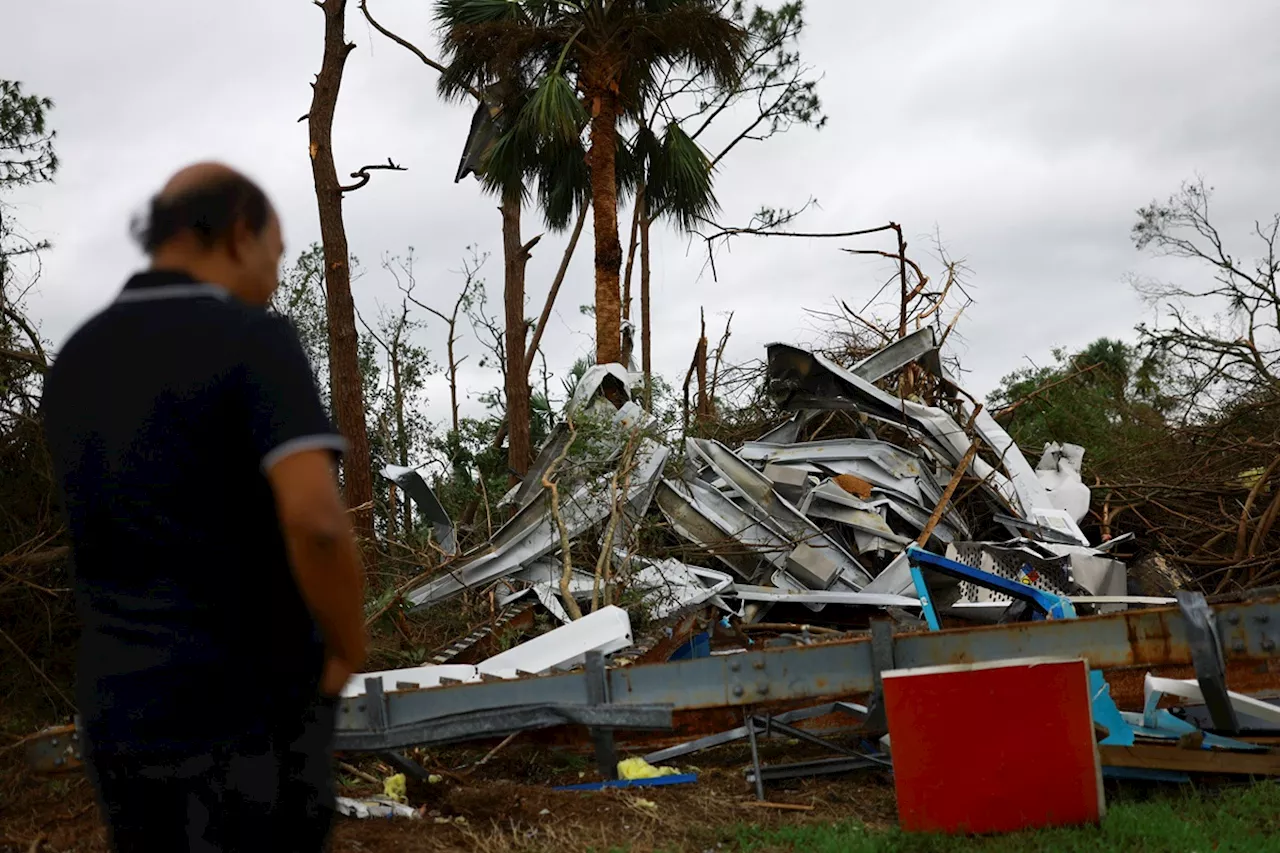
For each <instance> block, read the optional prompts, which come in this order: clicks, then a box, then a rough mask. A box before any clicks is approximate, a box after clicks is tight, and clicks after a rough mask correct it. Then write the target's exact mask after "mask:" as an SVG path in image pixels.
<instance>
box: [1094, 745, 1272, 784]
mask: <svg viewBox="0 0 1280 853" xmlns="http://www.w3.org/2000/svg"><path fill="white" fill-rule="evenodd" d="M1098 754H1099V756H1100V757H1101V758H1102V764H1103V766H1104V767H1138V768H1141V769H1144V770H1177V771H1181V772H1184V773H1222V774H1240V775H1245V776H1280V753H1276V752H1274V751H1273V752H1227V751H1226V750H1218V749H1179V748H1178V747H1176V746H1102V745H1100V746H1099V747H1098Z"/></svg>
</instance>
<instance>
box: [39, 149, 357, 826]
mask: <svg viewBox="0 0 1280 853" xmlns="http://www.w3.org/2000/svg"><path fill="white" fill-rule="evenodd" d="M135 231H136V236H137V237H138V239H139V242H140V243H141V245H142V247H143V249H144V250H145V251H146V252H147V254H148V255H149V256H150V258H151V264H150V269H148V270H147V271H145V272H142V273H139V274H137V275H135V276H133V277H132V278H131V279H129V281H128V283H127V284H125V286H124V289H123V290H122V291H121V293H120V295H119V296H118V297H117V298H116V300H115V301H114V303H113V304H111V305H110V306H109V307H107V308H106V309H105V310H104V311H102V312H101V313H100V314H98V315H97V316H95V317H93V318H92V319H90V320H89V321H88V322H87V323H86V324H85V325H84V326H83V327H82V328H80V329H79V330H78V331H76V332H75V334H73V335H72V336H71V339H70V340H68V341H67V343H66V346H64V347H63V349H62V352H61V353H60V354H59V356H58V358H57V360H56V361H55V362H54V365H53V367H52V369H51V370H50V371H49V374H48V376H47V377H46V380H45V394H44V424H45V432H46V438H47V441H48V446H49V451H50V454H51V456H52V459H53V468H54V472H55V475H56V480H57V483H58V486H59V489H60V494H61V498H62V502H63V507H64V510H65V513H66V519H67V525H68V528H69V530H70V534H71V542H72V552H73V556H74V561H75V572H74V580H75V587H76V598H77V606H78V608H79V611H80V616H81V619H82V621H83V637H82V640H81V645H80V650H79V659H78V664H77V681H78V683H77V689H76V694H77V700H76V701H77V705H78V706H79V710H80V714H81V718H82V724H83V729H84V735H85V752H86V762H87V765H88V767H89V770H90V776H91V778H92V780H93V782H94V785H95V788H96V790H97V792H98V796H99V800H100V803H101V807H102V809H103V813H104V818H105V820H106V823H107V826H108V831H109V835H110V838H111V843H112V846H113V849H115V850H119V851H134V850H156V851H161V850H163V851H180V850H226V851H231V850H237V851H238V850H297V851H304V850H306V851H310V850H319V849H322V848H323V847H324V846H325V843H326V840H327V837H328V833H329V826H330V820H331V816H332V813H333V792H332V783H331V756H330V751H329V750H330V742H331V737H332V732H333V723H334V710H335V707H336V704H335V699H334V697H335V696H336V695H337V694H339V693H340V691H341V689H342V686H343V684H344V683H345V681H346V679H347V677H348V676H349V675H350V674H351V673H352V672H353V671H355V670H356V669H357V668H358V667H359V666H360V665H361V664H362V663H363V661H364V655H365V637H364V627H363V619H362V612H361V608H362V586H363V581H362V570H361V568H360V564H359V556H358V551H357V548H356V543H355V539H354V536H353V533H352V529H351V526H350V523H349V520H348V517H347V514H346V511H345V509H344V507H343V504H342V499H341V496H340V495H339V492H338V486H337V482H336V478H335V461H336V455H337V454H338V453H340V452H341V451H342V449H343V446H344V445H343V441H342V439H341V437H340V436H339V435H338V434H337V433H336V432H335V430H334V429H333V427H332V426H331V424H330V422H329V419H328V417H327V416H326V414H325V411H324V408H323V406H322V405H321V402H320V399H319V396H318V394H317V391H316V388H315V382H314V379H313V378H312V373H311V370H310V367H309V365H308V363H307V359H306V356H305V354H304V353H303V351H302V349H301V346H300V345H299V342H298V339H297V336H296V334H295V332H294V330H293V327H292V326H291V325H290V324H289V323H288V321H287V320H284V319H283V318H280V317H278V316H275V315H272V314H270V313H268V312H267V311H266V310H265V306H266V304H267V301H268V300H269V299H270V297H271V294H272V292H273V291H274V290H275V288H276V285H277V281H278V273H279V265H280V257H281V255H282V253H283V250H284V247H283V245H282V241H281V232H280V222H279V219H278V218H277V217H276V214H275V212H274V210H273V209H272V207H271V205H270V203H269V202H268V201H267V198H266V196H265V195H264V194H263V192H262V190H260V189H259V188H258V187H257V186H255V185H254V184H253V183H252V182H250V181H249V180H248V179H246V178H245V177H243V176H242V175H240V174H238V173H236V172H234V171H232V170H231V169H229V168H227V167H225V166H222V165H218V164H210V163H205V164H199V165H195V166H191V167H189V168H186V169H184V170H182V171H181V172H179V173H178V174H176V175H175V176H174V177H173V178H172V179H171V180H170V181H169V183H168V184H167V185H166V186H165V187H164V189H163V190H162V191H161V192H160V193H159V194H158V195H157V196H156V197H155V198H154V199H153V200H152V202H151V206H150V215H149V217H148V218H147V220H146V221H145V222H143V223H141V224H140V225H139V227H137V228H135Z"/></svg>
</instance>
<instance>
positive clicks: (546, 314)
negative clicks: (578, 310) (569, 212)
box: [524, 204, 588, 367]
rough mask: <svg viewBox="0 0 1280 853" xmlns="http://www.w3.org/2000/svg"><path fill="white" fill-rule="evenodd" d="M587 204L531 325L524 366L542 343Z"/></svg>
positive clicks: (576, 243) (581, 211)
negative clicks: (536, 320) (544, 300)
mask: <svg viewBox="0 0 1280 853" xmlns="http://www.w3.org/2000/svg"><path fill="white" fill-rule="evenodd" d="M587 210H588V208H587V206H586V205H585V204H584V205H583V206H582V209H581V210H579V211H578V221H577V222H576V223H575V224H574V226H573V233H572V234H571V235H569V244H568V245H567V246H565V249H564V256H563V257H562V258H561V259H560V269H558V270H556V277H555V279H554V280H552V282H551V289H550V290H548V291H547V301H546V302H544V303H543V305H542V313H541V314H539V315H538V324H537V325H536V326H534V327H533V338H532V339H531V340H530V341H529V350H528V352H526V353H525V359H524V363H525V366H526V367H528V366H529V365H531V364H533V356H534V354H535V353H537V351H538V345H539V344H541V343H542V335H543V333H544V332H545V331H546V329H547V321H548V320H550V319H551V309H552V308H553V307H554V306H555V304H556V295H557V294H559V293H560V285H562V284H564V277H565V275H566V274H568V272H569V262H570V261H571V260H573V251H574V249H576V248H578V238H579V237H581V236H582V226H583V225H584V224H585V223H586V221H587Z"/></svg>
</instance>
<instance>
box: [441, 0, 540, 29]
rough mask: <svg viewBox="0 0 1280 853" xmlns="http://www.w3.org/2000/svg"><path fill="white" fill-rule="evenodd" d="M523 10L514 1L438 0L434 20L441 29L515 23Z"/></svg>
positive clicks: (522, 14)
mask: <svg viewBox="0 0 1280 853" xmlns="http://www.w3.org/2000/svg"><path fill="white" fill-rule="evenodd" d="M522 17H524V9H523V8H522V7H521V4H520V3H518V2H516V0H439V2H437V3H436V20H437V21H439V22H440V26H441V27H442V28H448V27H456V26H465V25H468V24H488V23H492V22H493V21H517V20H520V19H521V18H522Z"/></svg>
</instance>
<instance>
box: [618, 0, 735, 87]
mask: <svg viewBox="0 0 1280 853" xmlns="http://www.w3.org/2000/svg"><path fill="white" fill-rule="evenodd" d="M653 1H654V2H663V0H653ZM663 5H664V6H665V9H664V10H663V11H661V12H654V13H650V14H643V15H639V16H637V19H636V21H635V27H634V30H633V32H632V39H631V50H630V53H631V55H632V57H633V58H639V57H648V58H649V61H650V62H652V63H655V64H656V61H658V60H662V59H666V60H670V61H674V62H679V63H682V64H684V65H686V66H688V67H689V69H690V70H692V71H694V72H697V73H699V74H706V75H708V76H709V77H710V78H711V79H712V80H713V81H714V82H715V83H716V84H717V85H718V86H722V87H725V88H729V87H732V86H733V85H735V84H736V83H737V82H738V80H739V79H740V78H741V76H742V70H743V62H744V60H745V58H746V55H747V46H748V44H749V37H748V33H747V31H746V29H744V28H743V27H742V26H741V25H740V24H738V23H737V22H736V21H734V20H733V18H732V17H726V16H725V15H724V14H722V13H721V11H720V10H719V8H718V6H717V5H715V4H712V3H708V2H706V0H669V2H663Z"/></svg>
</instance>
